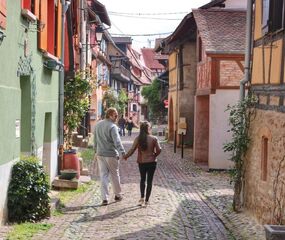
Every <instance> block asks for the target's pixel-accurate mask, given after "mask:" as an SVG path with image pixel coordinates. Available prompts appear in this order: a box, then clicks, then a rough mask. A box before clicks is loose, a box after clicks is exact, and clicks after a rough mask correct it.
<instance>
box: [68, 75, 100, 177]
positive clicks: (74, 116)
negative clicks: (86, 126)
mask: <svg viewBox="0 0 285 240" xmlns="http://www.w3.org/2000/svg"><path fill="white" fill-rule="evenodd" d="M84 76H85V73H83V72H77V73H76V74H75V77H74V78H73V79H70V80H67V81H66V82H65V83H64V92H65V95H64V117H63V123H64V149H65V150H64V156H63V168H64V169H75V170H77V171H78V173H80V166H79V160H78V158H77V156H76V150H75V149H72V132H73V131H74V130H75V129H76V128H77V127H78V126H79V125H80V122H81V120H82V118H83V117H84V116H85V114H86V112H87V111H88V109H89V95H90V93H91V92H92V90H93V88H94V86H95V85H94V84H93V80H92V79H86V78H85V77H84ZM78 177H79V174H78V175H77V178H78Z"/></svg>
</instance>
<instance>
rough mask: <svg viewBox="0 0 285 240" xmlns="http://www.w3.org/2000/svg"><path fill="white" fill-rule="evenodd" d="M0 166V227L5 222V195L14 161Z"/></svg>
mask: <svg viewBox="0 0 285 240" xmlns="http://www.w3.org/2000/svg"><path fill="white" fill-rule="evenodd" d="M17 160H18V159H16V160H14V161H11V162H9V163H7V164H3V165H0V183H1V186H0V226H1V225H3V224H4V223H5V221H7V214H8V212H7V193H8V186H9V182H10V177H11V170H12V166H13V164H14V162H15V161H17Z"/></svg>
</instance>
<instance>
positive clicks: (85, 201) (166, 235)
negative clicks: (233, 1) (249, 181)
mask: <svg viewBox="0 0 285 240" xmlns="http://www.w3.org/2000/svg"><path fill="white" fill-rule="evenodd" d="M123 140H124V145H125V146H126V147H127V148H129V147H130V144H131V142H132V141H131V139H128V138H127V137H125V138H124V139H123ZM162 146H163V151H162V153H161V155H160V156H159V162H158V167H157V171H156V173H155V178H154V187H153V192H152V195H151V198H150V205H149V206H147V207H139V206H137V203H138V200H139V197H140V195H139V184H138V183H139V173H138V168H137V164H136V161H135V159H136V154H134V156H133V157H132V158H130V159H129V160H128V161H127V162H125V161H122V162H121V176H122V178H121V182H122V189H123V197H124V199H123V200H122V201H121V202H115V201H111V203H110V204H109V205H108V206H104V207H102V206H100V203H101V199H100V194H99V185H98V184H96V185H95V187H94V188H93V190H92V191H91V192H88V193H85V194H82V195H81V196H80V197H79V198H77V199H76V200H74V201H73V202H71V203H70V204H69V205H68V206H67V207H66V208H65V210H64V215H62V216H56V217H52V218H51V219H49V220H48V222H50V223H54V224H55V226H54V227H53V228H52V229H50V230H49V231H48V232H47V233H45V234H38V235H37V236H35V237H34V239H118V240H119V239H121V240H122V239H171V240H172V239H179V240H180V239H205V240H212V239H213V240H214V239H216V240H223V239H250V240H254V239H256V240H263V239H264V232H263V227H262V226H261V225H258V224H257V223H256V222H255V221H254V220H252V219H251V218H249V217H248V216H246V215H245V214H235V213H233V212H232V211H231V200H232V195H233V191H232V186H231V185H230V184H229V179H228V176H227V175H226V174H224V173H208V172H204V171H201V170H200V169H199V168H197V167H196V166H195V165H194V164H193V163H191V161H190V160H191V151H190V150H187V151H186V152H185V155H184V156H185V158H184V159H181V158H180V152H179V151H180V149H178V153H177V154H174V153H173V146H172V145H170V144H166V143H165V144H163V145H162ZM112 199H113V198H112ZM0 238H1V231H0Z"/></svg>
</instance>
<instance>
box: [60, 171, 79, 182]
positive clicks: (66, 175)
mask: <svg viewBox="0 0 285 240" xmlns="http://www.w3.org/2000/svg"><path fill="white" fill-rule="evenodd" d="M76 176H77V171H76V170H73V169H65V170H61V171H60V176H59V179H65V180H71V179H73V178H75V177H76Z"/></svg>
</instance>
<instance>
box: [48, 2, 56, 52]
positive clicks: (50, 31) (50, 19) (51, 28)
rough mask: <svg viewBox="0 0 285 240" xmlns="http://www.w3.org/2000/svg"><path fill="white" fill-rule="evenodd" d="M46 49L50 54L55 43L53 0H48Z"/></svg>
mask: <svg viewBox="0 0 285 240" xmlns="http://www.w3.org/2000/svg"><path fill="white" fill-rule="evenodd" d="M47 34H48V35H47V50H48V52H49V53H51V54H52V55H55V52H54V43H55V5H54V0H48V18H47Z"/></svg>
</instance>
